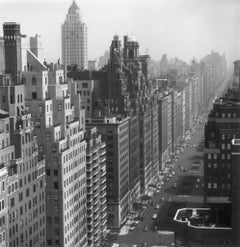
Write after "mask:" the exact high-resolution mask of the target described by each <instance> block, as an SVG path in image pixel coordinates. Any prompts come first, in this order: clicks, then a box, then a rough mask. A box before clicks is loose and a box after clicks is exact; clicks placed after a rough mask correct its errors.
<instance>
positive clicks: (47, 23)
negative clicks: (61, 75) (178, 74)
mask: <svg viewBox="0 0 240 247" xmlns="http://www.w3.org/2000/svg"><path fill="white" fill-rule="evenodd" d="M71 3H72V0H66V1H63V0H61V1H56V0H51V1H46V0H41V1H40V0H36V1H34V2H33V1H29V0H10V1H6V0H3V1H1V3H0V9H1V12H0V22H1V26H2V23H3V22H6V21H16V22H18V23H20V24H21V29H22V33H23V34H27V35H29V36H34V35H35V34H36V33H38V34H40V35H41V36H42V37H43V42H44V44H43V46H44V57H45V58H46V59H47V61H49V62H54V61H56V60H57V59H58V58H60V57H61V24H62V23H63V21H64V19H65V17H66V10H67V9H68V8H69V6H70V5H71ZM76 3H77V5H78V6H79V8H80V12H81V15H82V18H83V21H84V22H85V23H86V24H87V25H88V33H89V34H88V42H89V59H90V60H91V59H98V57H99V56H101V55H103V54H104V51H105V50H109V46H110V41H111V40H112V37H113V36H114V35H115V34H116V33H117V34H118V35H119V36H120V37H122V36H123V35H125V34H130V33H132V34H133V35H134V36H135V37H136V39H137V40H138V41H139V43H140V44H141V46H140V54H145V53H148V54H149V55H150V56H151V57H152V58H153V59H154V60H160V59H161V56H162V55H163V54H164V53H166V54H168V57H179V58H180V59H183V60H184V61H186V62H189V61H190V60H191V59H192V58H193V56H194V57H196V58H197V59H200V58H202V57H203V56H204V55H205V54H207V53H209V52H210V51H211V50H214V51H218V52H220V54H221V53H226V57H227V61H228V62H229V63H230V64H231V61H233V60H236V59H237V58H238V57H239V56H240V48H238V47H237V43H239V41H240V34H238V33H237V31H238V26H239V20H238V19H237V9H238V8H239V6H238V5H240V2H239V1H237V0H231V1H225V0H220V1H216V0H211V1H200V0H197V1H189V0H180V1H176V0H172V1H166V0H162V1H156V0H150V1H144V0H141V1H136V0H132V1H128V2H127V1H126V0H124V1H121V2H120V1H115V0H114V1H112V0H111V1H110V0H101V1H97V0H90V1H89V0H88V1H87V0H81V1H80V0H76ZM13 4H14V8H13ZM53 13H54V14H53ZM146 15H147V18H146ZM149 27H151V28H149ZM53 30H55V31H53ZM99 32H100V35H99Z"/></svg>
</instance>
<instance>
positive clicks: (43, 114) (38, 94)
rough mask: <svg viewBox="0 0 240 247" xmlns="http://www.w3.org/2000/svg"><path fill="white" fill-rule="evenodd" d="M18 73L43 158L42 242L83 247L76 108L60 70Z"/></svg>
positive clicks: (82, 169)
mask: <svg viewBox="0 0 240 247" xmlns="http://www.w3.org/2000/svg"><path fill="white" fill-rule="evenodd" d="M23 76H24V77H25V78H26V79H25V84H26V92H27V95H26V97H27V99H28V101H27V105H28V107H29V110H30V111H31V112H32V114H33V119H34V123H35V125H36V129H35V134H36V135H37V136H38V140H39V154H40V155H41V156H45V157H46V207H47V220H46V221H47V246H63V245H64V246H86V245H87V225H86V141H85V138H84V132H85V125H84V123H83V119H82V111H81V110H79V111H76V109H77V106H76V109H75V108H74V106H73V104H72V99H71V98H70V97H69V93H68V92H69V89H68V83H67V82H66V81H65V80H64V71H63V70H61V69H56V70H55V69H53V70H51V69H50V70H49V71H40V72H36V71H29V72H24V73H23ZM33 78H34V80H33ZM37 87H39V88H40V89H41V90H37ZM75 100H76V99H75ZM78 101H80V99H79V98H78Z"/></svg>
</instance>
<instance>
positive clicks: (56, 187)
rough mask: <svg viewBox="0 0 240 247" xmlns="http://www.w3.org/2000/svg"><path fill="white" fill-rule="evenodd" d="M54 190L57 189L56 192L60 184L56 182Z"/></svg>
mask: <svg viewBox="0 0 240 247" xmlns="http://www.w3.org/2000/svg"><path fill="white" fill-rule="evenodd" d="M54 189H55V190H57V189H58V182H54Z"/></svg>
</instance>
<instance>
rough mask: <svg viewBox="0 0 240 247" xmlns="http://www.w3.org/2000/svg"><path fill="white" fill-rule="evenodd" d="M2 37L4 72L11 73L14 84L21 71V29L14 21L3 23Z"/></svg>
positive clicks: (17, 81)
mask: <svg viewBox="0 0 240 247" xmlns="http://www.w3.org/2000/svg"><path fill="white" fill-rule="evenodd" d="M3 37H4V47H5V70H6V71H5V72H6V73H7V74H11V76H12V80H13V82H14V83H15V84H18V83H19V81H20V72H21V71H22V58H21V31H20V24H18V23H16V22H5V23H3Z"/></svg>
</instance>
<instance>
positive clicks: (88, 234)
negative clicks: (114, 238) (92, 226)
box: [87, 231, 93, 241]
mask: <svg viewBox="0 0 240 247" xmlns="http://www.w3.org/2000/svg"><path fill="white" fill-rule="evenodd" d="M87 236H88V240H90V241H93V233H92V231H90V232H88V233H87Z"/></svg>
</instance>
